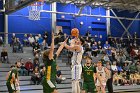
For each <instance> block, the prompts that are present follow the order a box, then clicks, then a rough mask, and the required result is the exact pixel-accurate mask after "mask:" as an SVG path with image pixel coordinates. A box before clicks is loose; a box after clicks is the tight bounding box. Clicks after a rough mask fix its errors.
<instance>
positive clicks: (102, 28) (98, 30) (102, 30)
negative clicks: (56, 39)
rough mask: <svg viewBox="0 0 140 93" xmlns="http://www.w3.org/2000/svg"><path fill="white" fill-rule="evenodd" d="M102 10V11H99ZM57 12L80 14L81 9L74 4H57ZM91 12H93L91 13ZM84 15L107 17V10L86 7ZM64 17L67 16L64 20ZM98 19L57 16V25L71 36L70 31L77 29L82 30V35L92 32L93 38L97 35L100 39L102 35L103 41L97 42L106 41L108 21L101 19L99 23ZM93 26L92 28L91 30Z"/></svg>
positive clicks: (83, 11)
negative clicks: (81, 23)
mask: <svg viewBox="0 0 140 93" xmlns="http://www.w3.org/2000/svg"><path fill="white" fill-rule="evenodd" d="M99 10H100V11H99ZM57 11H58V12H67V13H78V11H79V8H78V7H77V6H75V5H74V4H68V5H64V4H61V3H57ZM90 11H91V12H90ZM82 14H94V15H106V10H105V9H104V8H101V7H100V9H99V8H94V9H92V8H91V7H89V6H86V7H85V8H84V9H83V10H82ZM62 16H65V18H62ZM97 19H98V18H95V17H86V16H82V17H74V16H72V15H67V14H57V25H58V26H62V27H63V32H64V33H67V34H70V29H72V28H74V27H76V28H78V29H79V30H80V35H85V33H86V32H87V31H90V33H91V34H92V36H95V35H97V36H98V37H99V36H100V35H102V36H103V38H102V39H99V38H96V39H97V40H102V41H105V40H106V36H107V34H106V19H105V18H100V19H101V20H100V21H98V20H97ZM81 21H82V22H83V23H84V24H83V25H82V26H80V22H81ZM89 26H91V28H89Z"/></svg>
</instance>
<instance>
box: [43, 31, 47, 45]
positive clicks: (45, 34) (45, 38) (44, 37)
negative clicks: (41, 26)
mask: <svg viewBox="0 0 140 93" xmlns="http://www.w3.org/2000/svg"><path fill="white" fill-rule="evenodd" d="M43 39H44V42H45V44H46V43H47V40H48V32H47V31H46V32H45V33H44V35H43ZM45 46H46V45H45Z"/></svg>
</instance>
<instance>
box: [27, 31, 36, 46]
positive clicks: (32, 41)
mask: <svg viewBox="0 0 140 93" xmlns="http://www.w3.org/2000/svg"><path fill="white" fill-rule="evenodd" d="M28 41H29V44H30V46H33V44H34V42H35V39H34V37H33V36H32V34H30V37H29V38H28Z"/></svg>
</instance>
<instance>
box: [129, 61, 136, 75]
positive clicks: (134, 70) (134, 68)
mask: <svg viewBox="0 0 140 93" xmlns="http://www.w3.org/2000/svg"><path fill="white" fill-rule="evenodd" d="M129 70H130V73H131V74H134V73H135V72H136V71H137V69H136V65H135V63H133V62H132V63H131V65H130V66H129Z"/></svg>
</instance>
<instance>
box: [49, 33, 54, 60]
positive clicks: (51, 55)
mask: <svg viewBox="0 0 140 93" xmlns="http://www.w3.org/2000/svg"><path fill="white" fill-rule="evenodd" d="M53 52H54V33H53V32H52V43H51V47H50V53H49V59H50V60H51V59H53Z"/></svg>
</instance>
